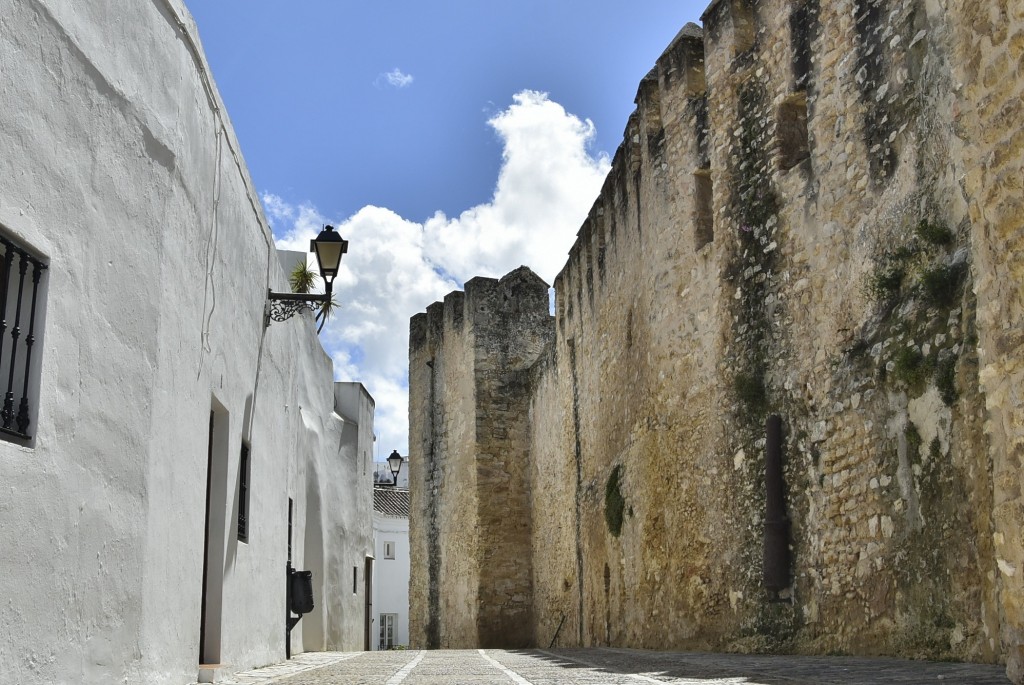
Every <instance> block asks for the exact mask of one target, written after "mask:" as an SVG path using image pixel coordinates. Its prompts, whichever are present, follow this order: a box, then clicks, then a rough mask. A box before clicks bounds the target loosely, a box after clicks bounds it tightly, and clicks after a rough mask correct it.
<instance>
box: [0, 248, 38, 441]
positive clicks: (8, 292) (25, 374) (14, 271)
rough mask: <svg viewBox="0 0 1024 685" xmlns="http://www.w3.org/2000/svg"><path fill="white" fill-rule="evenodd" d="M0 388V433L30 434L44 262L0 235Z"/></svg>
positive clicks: (24, 435) (25, 437) (22, 436)
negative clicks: (0, 391)
mask: <svg viewBox="0 0 1024 685" xmlns="http://www.w3.org/2000/svg"><path fill="white" fill-rule="evenodd" d="M0 250H2V253H0V384H2V385H0V388H3V389H5V390H6V392H5V394H4V400H3V408H2V409H0V432H3V433H5V434H7V435H12V436H15V437H18V438H24V439H29V438H31V437H32V429H33V428H34V426H31V425H30V423H31V418H30V414H31V407H32V401H33V399H34V398H30V397H29V391H30V390H31V387H30V383H31V380H32V347H33V345H34V344H35V342H36V310H37V305H38V303H39V281H40V279H41V277H42V275H43V271H45V270H46V265H45V264H43V263H42V262H41V261H39V260H38V259H36V258H35V257H33V256H32V255H30V254H29V253H28V252H26V251H25V250H24V249H22V248H21V247H19V246H18V245H16V244H14V243H13V242H11V240H9V239H8V238H5V237H3V236H0Z"/></svg>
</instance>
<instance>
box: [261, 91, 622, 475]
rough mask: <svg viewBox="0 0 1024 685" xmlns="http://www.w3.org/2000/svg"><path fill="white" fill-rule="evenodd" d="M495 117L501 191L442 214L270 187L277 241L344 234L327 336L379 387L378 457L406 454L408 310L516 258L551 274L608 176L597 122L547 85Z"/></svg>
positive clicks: (351, 374)
mask: <svg viewBox="0 0 1024 685" xmlns="http://www.w3.org/2000/svg"><path fill="white" fill-rule="evenodd" d="M489 124H490V125H491V126H492V127H493V128H494V130H495V132H496V133H497V134H498V136H499V137H500V138H501V140H502V143H503V146H504V151H503V154H502V159H503V162H502V166H501V170H500V172H499V175H498V179H497V182H496V185H495V190H494V194H493V196H492V197H491V199H490V200H489V201H488V202H486V203H483V204H480V205H477V206H476V207H472V208H470V209H467V210H465V211H464V212H462V213H461V214H459V215H458V216H457V217H447V216H445V215H444V214H443V213H442V212H437V213H436V214H434V216H432V217H431V218H430V219H428V220H427V221H426V222H424V223H422V224H421V223H417V222H413V221H409V220H407V219H404V218H403V217H401V216H399V215H398V214H396V213H395V212H393V211H391V210H389V209H385V208H381V207H374V206H366V207H363V208H362V209H360V210H359V211H358V212H356V213H355V214H353V215H352V216H350V217H348V218H346V219H337V218H333V219H332V218H330V217H325V216H323V215H322V214H321V213H320V212H319V211H318V210H317V209H316V208H315V207H313V206H310V205H298V206H296V205H291V204H289V203H287V202H285V201H284V200H283V199H281V198H280V197H278V196H276V195H274V194H272V193H266V194H264V196H263V205H264V208H265V210H266V213H267V216H268V218H269V220H270V222H271V224H272V226H273V227H274V233H275V235H276V236H278V240H277V246H278V247H279V248H281V249H288V250H303V251H304V250H306V249H308V247H309V241H310V239H311V238H313V237H315V236H316V234H317V233H318V232H319V230H320V228H321V227H322V226H323V224H326V223H330V224H333V225H334V226H335V227H336V228H337V229H338V232H339V233H341V235H342V236H343V237H345V238H346V239H347V240H348V241H349V252H348V254H347V255H345V258H344V260H343V261H342V268H341V272H340V273H339V275H338V278H337V279H336V281H335V286H334V292H335V293H336V294H337V299H338V302H339V303H340V309H339V310H337V312H336V313H335V315H334V318H333V319H332V320H331V321H330V322H329V323H328V324H327V326H326V327H325V328H324V332H323V333H322V335H321V339H322V341H323V344H324V347H325V349H326V350H327V351H328V353H329V354H330V355H331V357H332V359H333V360H334V368H335V376H336V378H337V379H338V380H356V381H361V382H362V383H363V384H364V385H365V386H366V388H367V390H369V392H370V394H371V395H373V397H374V400H375V401H376V416H375V425H376V428H375V430H376V431H377V433H378V434H379V435H380V436H381V439H380V442H381V448H380V449H381V450H382V455H381V456H382V457H383V456H386V454H387V453H389V452H390V451H391V450H392V449H398V450H399V451H400V452H401V453H402V454H406V453H407V439H408V347H409V344H408V341H409V319H410V318H411V317H412V316H413V315H414V314H416V313H418V312H421V311H424V310H425V309H426V307H427V305H429V304H430V303H431V302H434V301H437V300H440V299H442V298H443V297H444V296H445V295H446V294H447V293H449V292H451V291H452V290H455V289H458V288H461V287H462V284H463V283H464V282H465V281H467V280H469V279H470V278H473V277H474V276H502V275H504V274H505V273H507V272H508V271H511V270H512V269H514V268H516V267H518V266H520V265H521V264H525V265H527V266H529V267H530V268H532V269H533V270H534V271H536V272H537V273H538V275H540V276H541V278H543V279H545V280H546V281H548V282H549V283H551V282H552V281H553V280H554V277H555V275H556V274H557V273H558V271H559V270H560V269H561V268H562V266H563V265H564V263H565V259H566V254H567V252H568V250H569V248H570V247H571V246H572V243H573V241H574V240H575V237H576V231H577V230H579V227H580V225H581V224H582V223H583V220H584V219H585V218H586V216H587V212H588V211H589V210H590V206H591V205H592V204H593V201H594V199H595V198H596V197H597V194H598V192H599V191H600V189H601V184H602V182H603V180H604V177H605V176H606V175H607V173H608V169H609V166H610V164H609V160H608V157H607V155H604V154H600V155H596V156H595V155H592V154H590V153H589V152H588V145H589V144H590V142H591V141H592V140H593V137H594V126H593V124H592V123H591V122H590V121H589V120H586V121H585V120H581V119H579V118H578V117H576V116H574V115H572V114H570V113H569V112H566V111H565V109H564V108H563V107H562V106H561V105H559V104H558V103H556V102H553V101H552V100H550V99H549V98H548V96H547V94H545V93H539V92H535V91H523V92H520V93H517V94H516V95H515V96H514V97H513V102H512V104H511V105H510V106H509V107H508V108H507V109H505V110H504V111H502V112H500V113H499V114H497V115H495V116H493V117H492V118H491V119H490V121H489Z"/></svg>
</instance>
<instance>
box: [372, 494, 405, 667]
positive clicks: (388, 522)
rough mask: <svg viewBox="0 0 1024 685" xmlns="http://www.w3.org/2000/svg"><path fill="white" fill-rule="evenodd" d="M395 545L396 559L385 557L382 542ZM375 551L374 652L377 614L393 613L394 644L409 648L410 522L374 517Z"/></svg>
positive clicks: (377, 637)
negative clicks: (395, 616)
mask: <svg viewBox="0 0 1024 685" xmlns="http://www.w3.org/2000/svg"><path fill="white" fill-rule="evenodd" d="M385 542H394V543H395V558H394V559H385V558H384V543H385ZM373 547H374V549H375V550H376V557H377V558H376V561H375V562H374V572H375V575H376V578H375V580H374V584H373V621H374V623H373V644H372V647H373V649H377V646H378V644H379V643H380V615H381V614H396V615H397V618H396V619H395V635H394V637H395V642H394V643H395V644H396V645H405V646H406V647H408V646H409V563H410V560H409V519H407V518H395V517H393V516H383V515H381V514H379V513H377V512H374V514H373Z"/></svg>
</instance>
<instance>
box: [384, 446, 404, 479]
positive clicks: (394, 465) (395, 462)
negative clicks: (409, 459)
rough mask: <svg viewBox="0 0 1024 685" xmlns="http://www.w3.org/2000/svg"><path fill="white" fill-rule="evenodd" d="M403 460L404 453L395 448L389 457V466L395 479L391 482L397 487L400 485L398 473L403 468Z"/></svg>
mask: <svg viewBox="0 0 1024 685" xmlns="http://www.w3.org/2000/svg"><path fill="white" fill-rule="evenodd" d="M402 461H403V459H402V455H401V454H399V453H398V450H394V451H393V452H392V453H391V456H390V457H388V468H389V469H391V475H392V476H394V479H395V480H394V482H392V483H391V484H392V485H394V486H395V487H397V486H398V474H399V472H401V470H402Z"/></svg>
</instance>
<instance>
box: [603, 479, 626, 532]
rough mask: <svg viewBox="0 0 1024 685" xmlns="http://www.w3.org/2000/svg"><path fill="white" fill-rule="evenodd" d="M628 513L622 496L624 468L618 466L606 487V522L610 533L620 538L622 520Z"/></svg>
mask: <svg viewBox="0 0 1024 685" xmlns="http://www.w3.org/2000/svg"><path fill="white" fill-rule="evenodd" d="M625 511H626V498H625V497H623V496H622V466H621V465H618V466H616V467H615V468H614V469H612V472H611V473H610V474H609V475H608V482H607V483H605V486H604V520H605V523H607V524H608V532H609V533H611V534H612V535H614V536H615V537H619V535H620V534H621V533H622V519H623V514H624V513H625Z"/></svg>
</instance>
